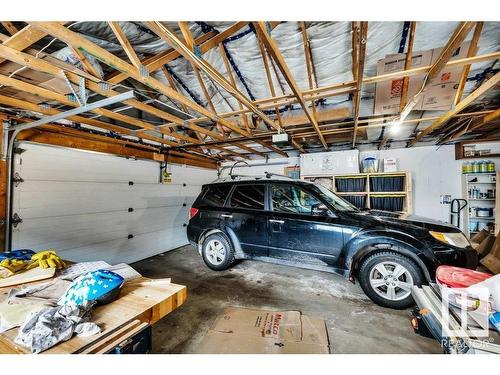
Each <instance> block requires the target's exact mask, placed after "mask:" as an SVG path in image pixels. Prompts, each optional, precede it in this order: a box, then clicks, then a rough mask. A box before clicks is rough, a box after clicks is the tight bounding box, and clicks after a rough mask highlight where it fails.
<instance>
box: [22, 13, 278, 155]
mask: <svg viewBox="0 0 500 375" xmlns="http://www.w3.org/2000/svg"><path fill="white" fill-rule="evenodd" d="M31 24H32V25H33V26H35V27H36V28H39V29H40V30H43V31H45V32H47V33H49V34H51V35H53V36H55V37H57V38H58V39H60V40H62V41H64V42H65V43H67V44H69V45H71V46H73V47H74V48H79V49H82V50H84V51H86V52H88V53H89V54H91V55H92V56H94V57H96V58H97V59H98V60H100V61H101V62H103V63H105V64H107V65H109V66H111V67H113V68H115V69H118V70H121V71H123V72H126V73H127V75H129V76H131V77H133V78H134V79H136V80H137V81H139V82H141V83H143V84H144V85H146V86H148V87H150V88H152V89H154V90H156V91H159V92H160V93H162V94H164V95H166V96H169V97H170V98H172V99H174V100H176V101H178V102H179V103H184V104H186V106H188V107H189V108H191V109H193V110H194V111H196V112H199V113H201V114H203V115H205V116H207V117H209V118H210V119H211V120H213V121H215V122H219V123H220V124H221V125H223V126H224V127H226V128H228V129H231V130H232V131H234V132H236V133H238V134H241V135H243V136H246V137H249V136H250V134H249V133H248V132H247V131H246V130H243V129H241V128H240V127H239V126H237V125H236V124H234V123H232V122H230V121H227V120H226V119H223V118H220V117H217V116H215V115H214V114H213V113H211V112H210V111H208V110H207V109H205V108H203V107H202V106H200V105H198V104H197V103H195V102H193V101H191V100H189V99H188V98H186V97H185V96H183V95H180V94H179V93H178V92H176V91H175V90H173V89H171V88H170V87H168V86H167V85H165V84H164V83H162V82H160V81H158V80H157V79H155V78H153V77H152V76H150V75H147V76H144V75H142V74H141V72H140V71H139V69H137V68H136V67H134V66H133V65H130V64H128V63H126V62H125V61H123V60H122V59H120V58H118V57H116V56H114V55H113V54H111V53H109V52H108V51H106V50H105V49H103V48H101V47H99V46H97V45H96V44H95V43H92V42H91V41H89V40H88V39H86V38H84V37H83V36H81V35H79V34H77V33H74V32H73V31H71V30H68V29H66V28H65V27H64V26H62V25H60V24H58V23H56V22H32V23H31ZM263 145H264V146H265V147H267V148H270V149H272V150H273V151H275V150H274V149H273V148H272V146H268V145H265V144H263ZM280 152H281V153H282V154H284V155H285V156H286V153H284V152H282V151H280Z"/></svg>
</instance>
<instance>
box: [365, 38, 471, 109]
mask: <svg viewBox="0 0 500 375" xmlns="http://www.w3.org/2000/svg"><path fill="white" fill-rule="evenodd" d="M469 44H470V42H466V43H462V45H461V46H460V47H459V48H458V49H457V50H456V51H455V53H454V54H453V56H452V57H451V59H450V60H456V59H461V58H464V57H466V56H467V51H468V50H469ZM441 51H442V48H434V49H431V50H427V51H419V52H414V53H413V55H412V62H411V67H410V69H414V68H420V67H423V66H428V65H431V64H433V63H434V62H435V61H436V60H437V58H438V57H439V54H440V53H441ZM405 60H406V54H405V53H398V54H392V55H387V56H386V57H385V59H382V60H379V61H378V62H377V75H381V74H387V73H392V72H397V71H402V70H404V65H405ZM461 72H462V67H455V68H447V67H444V68H443V70H442V71H441V72H440V73H439V74H438V76H437V77H435V78H434V79H433V80H432V81H431V82H430V83H429V84H428V85H427V87H426V89H425V90H424V93H423V96H422V98H421V100H419V102H418V103H417V104H416V105H415V107H413V110H448V109H450V107H451V104H452V103H453V99H454V98H455V94H456V91H457V87H458V81H459V80H460V74H461ZM424 79H425V73H422V74H416V75H414V76H410V79H409V82H408V98H412V97H413V96H414V95H415V94H416V93H417V92H418V91H419V90H420V88H421V87H422V84H423V82H424ZM402 87H403V78H396V79H394V80H389V81H382V82H378V83H377V84H376V88H375V110H374V114H376V115H386V114H398V113H399V104H400V101H401V91H402Z"/></svg>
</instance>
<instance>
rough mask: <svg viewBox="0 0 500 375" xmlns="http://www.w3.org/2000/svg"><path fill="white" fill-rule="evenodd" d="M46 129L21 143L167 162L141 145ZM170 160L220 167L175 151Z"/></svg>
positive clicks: (32, 132)
mask: <svg viewBox="0 0 500 375" xmlns="http://www.w3.org/2000/svg"><path fill="white" fill-rule="evenodd" d="M46 129H47V126H43V127H42V128H41V129H30V130H25V131H23V132H21V133H20V135H19V136H18V139H19V140H25V141H30V142H37V143H43V144H50V145H54V146H63V147H69V148H77V149H82V150H89V151H96V152H103V153H108V154H113V155H119V156H127V157H136V158H141V159H150V160H155V161H164V160H166V159H165V155H164V154H159V153H158V152H156V151H145V150H140V149H137V148H136V147H140V145H137V144H134V143H132V142H124V141H121V142H120V141H118V140H113V139H112V138H109V137H105V136H101V135H95V134H92V135H91V134H87V133H85V132H80V133H82V134H75V133H72V132H69V131H68V130H67V129H64V128H63V129H61V130H57V131H54V130H53V129H50V130H51V131H47V130H46ZM66 133H70V134H66ZM168 160H169V161H170V162H172V163H176V164H186V165H192V166H196V167H202V168H208V169H217V166H218V164H217V162H216V161H215V160H213V159H210V158H208V157H203V158H202V157H200V156H199V157H197V155H192V154H188V153H183V152H176V151H170V152H169V155H168Z"/></svg>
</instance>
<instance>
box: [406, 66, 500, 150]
mask: <svg viewBox="0 0 500 375" xmlns="http://www.w3.org/2000/svg"><path fill="white" fill-rule="evenodd" d="M499 82H500V72H498V73H496V74H495V75H494V76H493V77H491V78H490V79H488V80H487V81H486V82H484V83H483V84H482V85H481V86H479V87H478V88H477V89H476V90H474V91H473V92H472V93H471V94H470V95H469V96H467V97H466V98H464V99H463V100H462V101H460V103H458V104H457V105H456V106H455V107H454V108H453V109H451V110H449V111H448V112H446V113H445V114H444V115H442V116H441V117H439V118H438V119H437V120H435V121H434V122H433V123H432V124H431V125H429V126H428V127H427V128H425V129H424V130H422V131H421V132H420V133H418V134H417V136H416V137H415V138H414V139H413V140H412V141H411V142H409V146H413V145H414V144H415V143H417V142H418V141H420V140H421V139H422V138H423V137H424V136H426V135H427V134H429V133H431V132H433V131H435V130H437V129H439V128H440V127H441V126H443V125H444V124H445V123H446V122H447V121H448V120H449V119H451V118H452V117H453V115H455V114H457V113H459V112H461V111H463V110H464V109H465V108H467V107H468V106H469V105H470V104H472V103H473V102H474V101H475V100H476V99H478V98H479V97H480V96H482V95H484V94H485V93H486V92H487V91H488V90H491V89H492V88H494V87H495V86H496V85H497V84H498V83H499Z"/></svg>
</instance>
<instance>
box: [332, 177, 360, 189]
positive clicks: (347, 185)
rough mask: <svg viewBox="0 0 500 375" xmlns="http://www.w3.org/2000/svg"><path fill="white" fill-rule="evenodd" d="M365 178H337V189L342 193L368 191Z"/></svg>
mask: <svg viewBox="0 0 500 375" xmlns="http://www.w3.org/2000/svg"><path fill="white" fill-rule="evenodd" d="M365 184H366V179H365V178H364V177H335V188H336V189H337V191H338V192H340V193H359V192H364V191H365V189H366V185H365Z"/></svg>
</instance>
